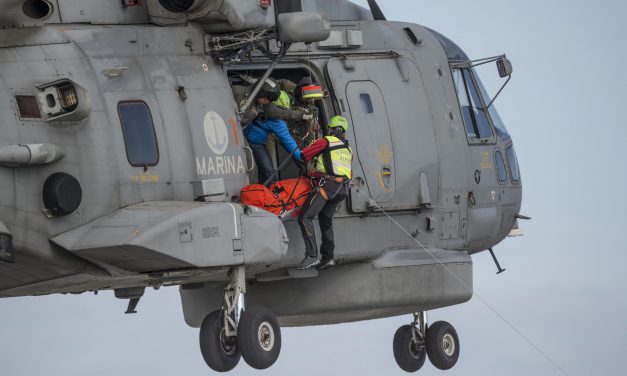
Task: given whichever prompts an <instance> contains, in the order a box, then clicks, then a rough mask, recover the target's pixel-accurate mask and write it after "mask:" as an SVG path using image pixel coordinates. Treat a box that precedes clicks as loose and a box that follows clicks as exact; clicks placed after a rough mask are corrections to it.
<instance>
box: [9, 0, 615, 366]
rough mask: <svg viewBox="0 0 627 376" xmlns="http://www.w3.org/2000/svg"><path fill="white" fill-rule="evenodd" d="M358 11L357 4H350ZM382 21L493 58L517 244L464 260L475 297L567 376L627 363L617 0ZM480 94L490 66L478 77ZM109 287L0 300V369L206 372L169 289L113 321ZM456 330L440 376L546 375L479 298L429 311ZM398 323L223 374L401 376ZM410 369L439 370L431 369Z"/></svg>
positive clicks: (446, 6)
mask: <svg viewBox="0 0 627 376" xmlns="http://www.w3.org/2000/svg"><path fill="white" fill-rule="evenodd" d="M359 3H362V4H365V3H366V1H359ZM380 6H381V8H382V10H383V11H384V13H385V14H386V16H387V17H388V19H391V20H402V21H409V22H416V23H419V24H422V25H426V26H429V27H431V28H433V29H435V30H438V31H439V32H441V33H442V34H444V35H446V36H448V37H449V38H450V39H452V40H454V41H455V42H457V44H459V45H460V46H461V47H462V48H463V49H464V50H465V51H466V52H467V53H468V55H469V56H470V57H472V58H481V57H486V56H493V55H497V54H501V53H504V52H505V53H507V56H508V57H509V58H510V59H511V61H512V62H513V64H514V75H513V79H512V81H511V83H510V85H509V86H508V87H507V88H506V89H505V91H504V92H503V94H502V95H501V97H500V98H499V99H498V100H497V101H496V106H497V108H498V109H499V111H500V113H501V117H502V118H503V119H504V120H505V122H506V124H507V126H508V128H509V131H510V133H511V134H512V137H513V140H514V144H515V146H516V150H517V152H518V158H519V162H520V165H521V171H522V177H523V187H524V200H523V209H522V213H523V214H525V215H529V216H532V217H533V220H532V221H529V222H522V223H521V225H522V228H523V229H524V231H525V233H526V234H525V236H524V237H522V238H514V239H506V240H505V241H504V242H503V243H502V244H500V245H499V246H497V247H496V252H497V255H498V257H499V258H500V261H501V263H502V265H503V266H504V267H505V268H507V271H506V272H505V273H504V274H501V275H499V276H496V275H495V267H494V265H493V263H492V260H491V258H490V255H489V254H480V255H477V256H475V257H474V265H475V267H474V277H475V283H474V286H475V292H476V293H477V294H479V295H481V296H482V297H483V298H484V299H485V300H487V301H488V302H489V303H490V305H492V306H493V307H495V308H496V310H498V312H500V313H501V314H502V315H503V316H505V317H506V318H507V319H508V320H509V321H510V322H512V323H513V324H514V325H515V326H516V327H517V328H518V329H519V330H520V331H522V332H523V333H524V334H525V335H526V336H527V337H528V338H529V339H531V340H532V341H533V342H534V343H535V344H536V345H537V346H539V347H540V348H541V349H542V351H544V352H545V353H546V354H547V355H548V356H549V357H550V358H551V359H553V360H554V361H555V362H556V363H558V364H559V365H560V366H561V367H562V368H563V369H565V370H566V372H567V373H568V374H570V375H591V374H602V375H604V376H609V375H624V374H625V372H626V371H625V368H626V366H627V356H626V355H627V324H626V321H625V318H626V316H627V293H626V292H625V287H627V277H626V274H627V273H625V267H626V265H627V246H626V241H625V235H624V234H625V233H627V221H626V220H625V213H627V204H626V200H627V198H626V197H625V196H626V195H627V177H626V175H627V168H626V167H625V162H627V158H626V157H625V154H624V153H625V152H624V150H625V148H626V145H627V122H626V121H625V118H626V114H627V112H626V109H627V103H626V101H627V97H626V95H625V92H626V89H627V75H626V74H625V70H624V68H622V66H620V64H622V63H623V62H625V61H627V52H626V47H625V45H626V44H625V40H626V39H627V26H625V15H627V2H624V1H619V0H614V1H612V0H605V1H580V0H553V1H549V0H543V1H541V0H526V1H516V2H514V1H498V0H475V1H473V2H470V1H461V0H455V1H453V0H439V1H425V0H420V1H416V0H413V1H386V0H380ZM480 73H481V74H482V78H483V79H484V82H485V83H486V86H488V88H489V90H490V89H491V92H494V91H495V90H496V89H498V85H499V82H500V81H499V80H498V77H497V73H496V70H495V68H494V67H493V66H490V67H488V68H487V69H484V70H482V71H480ZM124 309H125V302H123V301H120V300H116V299H115V298H114V297H113V294H112V293H108V292H103V293H101V294H100V295H98V296H93V295H82V296H52V297H42V298H20V299H5V300H0V375H3V376H4V375H7V376H21V375H25V376H33V375H55V376H56V375H63V376H73V375H90V376H91V375H93V376H100V375H102V376H104V375H107V376H109V375H132V374H136V375H148V374H149V375H154V376H162V375H172V374H177V375H178V374H183V375H186V376H193V375H207V374H211V373H212V372H211V371H210V370H209V369H208V368H207V367H206V366H205V364H204V362H203V360H202V357H201V355H200V351H199V348H198V333H197V330H196V329H191V328H189V327H187V326H186V325H185V323H184V321H183V317H182V312H181V307H180V299H179V296H178V291H177V289H175V288H169V289H162V290H160V291H158V292H155V291H149V292H148V293H147V295H146V297H145V298H144V299H143V300H142V302H141V303H140V306H139V310H140V313H139V314H138V315H132V316H125V315H123V311H124ZM430 318H431V319H432V320H447V321H450V322H451V323H453V324H454V325H455V327H456V328H457V331H458V333H459V336H460V340H461V346H462V347H461V355H460V358H459V362H458V364H457V366H456V367H455V368H454V369H453V370H451V371H448V372H447V374H450V375H484V374H498V375H559V374H560V373H559V371H557V370H556V368H554V367H553V366H552V365H551V364H550V363H549V362H547V361H546V360H545V359H544V358H543V357H542V356H541V355H539V354H538V353H537V352H536V351H535V350H534V349H533V348H532V347H531V346H529V345H528V344H527V343H526V342H524V341H523V340H522V339H521V338H520V337H519V336H518V335H517V334H516V333H515V332H513V331H512V330H511V329H510V328H509V327H508V326H507V325H505V324H504V323H503V322H502V321H500V319H499V318H498V317H496V316H495V315H494V314H493V313H491V312H490V311H489V310H488V309H487V308H486V307H485V306H484V305H483V304H482V303H481V302H480V301H479V299H476V298H473V299H472V300H471V301H470V302H469V303H466V304H463V305H459V306H454V307H448V308H445V309H441V310H437V311H433V312H431V313H430ZM409 321H410V317H409V316H404V317H396V318H390V319H384V320H376V321H370V322H362V323H355V324H345V325H337V326H327V327H315V328H295V329H284V330H283V348H282V353H281V357H280V358H279V360H278V362H277V363H276V365H275V366H274V367H273V368H271V369H270V370H267V371H264V372H257V371H253V370H252V369H251V368H249V367H248V366H247V365H246V364H245V363H244V362H243V361H242V362H241V363H240V365H239V366H238V368H237V369H236V370H235V371H234V372H233V373H232V374H233V375H248V374H260V375H299V376H300V375H302V376H305V375H321V374H322V375H338V374H356V375H360V376H366V375H402V374H404V372H402V371H401V370H400V369H399V368H398V367H397V365H396V363H395V361H394V358H393V355H392V337H393V335H394V331H395V330H396V329H397V328H398V327H399V326H400V325H403V324H406V323H408V322H409ZM419 374H424V375H438V374H442V371H439V370H436V369H435V368H434V367H433V366H431V365H430V364H428V362H427V364H425V366H424V368H423V369H422V370H421V371H419Z"/></svg>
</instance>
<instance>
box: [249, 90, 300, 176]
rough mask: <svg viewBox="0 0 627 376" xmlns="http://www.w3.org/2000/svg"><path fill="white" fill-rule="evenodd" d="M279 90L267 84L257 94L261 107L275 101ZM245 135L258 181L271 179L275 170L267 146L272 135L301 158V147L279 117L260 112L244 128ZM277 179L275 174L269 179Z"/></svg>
mask: <svg viewBox="0 0 627 376" xmlns="http://www.w3.org/2000/svg"><path fill="white" fill-rule="evenodd" d="M277 98H278V91H274V90H267V88H266V85H265V84H264V87H263V88H262V89H261V91H260V92H259V94H257V97H256V101H257V104H258V105H259V106H260V107H262V108H263V107H265V106H268V105H269V104H272V102H273V101H275V100H277ZM244 135H245V136H246V139H247V140H248V143H249V145H250V148H251V149H252V151H253V157H254V158H255V163H257V169H258V177H259V178H258V183H259V184H263V183H265V182H266V181H268V180H269V179H270V177H271V176H272V174H273V172H274V164H273V163H272V157H271V156H270V152H269V151H268V149H267V148H266V143H267V141H268V137H269V136H270V135H276V137H277V138H278V139H279V141H280V142H281V145H283V147H284V148H285V150H287V152H288V153H290V154H291V155H292V157H293V158H294V159H295V160H299V159H300V156H301V155H300V149H299V148H298V145H297V144H296V141H294V138H293V137H292V135H291V134H290V132H289V130H288V128H287V124H286V123H285V121H284V120H281V119H277V118H270V117H267V116H265V115H264V114H263V113H262V114H260V115H259V116H258V117H257V118H256V119H255V120H253V121H252V123H250V124H248V125H247V126H246V127H245V128H244ZM276 180H277V176H276V174H275V176H274V177H273V178H272V179H270V181H268V183H273V182H275V181H276Z"/></svg>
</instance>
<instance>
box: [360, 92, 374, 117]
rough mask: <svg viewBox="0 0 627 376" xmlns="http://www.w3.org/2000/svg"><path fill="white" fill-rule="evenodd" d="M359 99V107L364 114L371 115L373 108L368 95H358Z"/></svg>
mask: <svg viewBox="0 0 627 376" xmlns="http://www.w3.org/2000/svg"><path fill="white" fill-rule="evenodd" d="M359 99H360V100H361V107H362V108H363V109H364V112H365V113H367V114H371V113H373V112H374V107H372V99H370V94H360V95H359Z"/></svg>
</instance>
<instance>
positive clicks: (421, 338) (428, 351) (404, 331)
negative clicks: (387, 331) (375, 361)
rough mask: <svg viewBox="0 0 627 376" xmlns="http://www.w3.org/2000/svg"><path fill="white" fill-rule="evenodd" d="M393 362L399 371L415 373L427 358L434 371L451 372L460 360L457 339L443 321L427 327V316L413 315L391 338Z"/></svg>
mask: <svg viewBox="0 0 627 376" xmlns="http://www.w3.org/2000/svg"><path fill="white" fill-rule="evenodd" d="M393 348H394V359H396V363H397V364H398V366H399V367H401V369H402V370H404V371H406V372H416V371H418V370H419V369H420V368H422V366H423V365H424V363H425V359H426V358H427V356H428V357H429V361H431V364H433V365H434V366H435V367H436V368H439V369H441V370H447V369H450V368H452V367H453V366H454V365H455V364H456V363H457V359H458V358H459V337H458V336H457V332H456V331H455V328H454V327H453V325H451V324H449V323H448V322H446V321H438V322H435V323H433V324H432V325H430V326H429V325H428V324H427V313H426V312H419V313H414V320H413V321H412V323H411V324H409V325H403V326H401V327H400V328H398V330H397V331H396V334H394V343H393Z"/></svg>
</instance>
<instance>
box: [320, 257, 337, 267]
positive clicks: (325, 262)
mask: <svg viewBox="0 0 627 376" xmlns="http://www.w3.org/2000/svg"><path fill="white" fill-rule="evenodd" d="M334 266H335V261H334V260H333V259H324V258H323V259H322V261H320V264H319V265H318V266H316V269H318V270H324V269H329V268H332V267H334Z"/></svg>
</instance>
